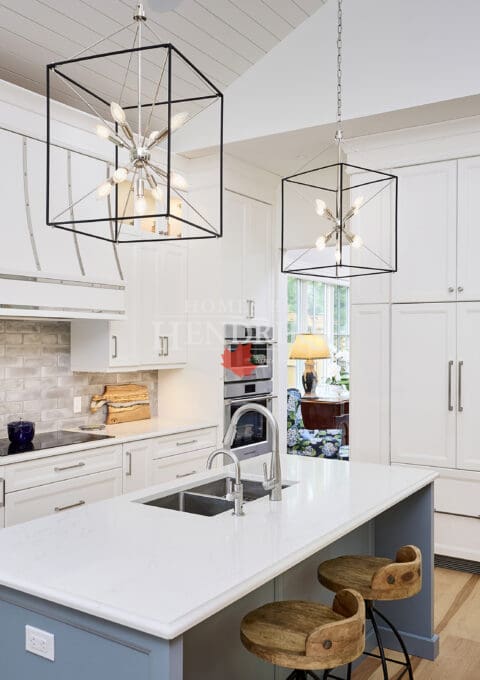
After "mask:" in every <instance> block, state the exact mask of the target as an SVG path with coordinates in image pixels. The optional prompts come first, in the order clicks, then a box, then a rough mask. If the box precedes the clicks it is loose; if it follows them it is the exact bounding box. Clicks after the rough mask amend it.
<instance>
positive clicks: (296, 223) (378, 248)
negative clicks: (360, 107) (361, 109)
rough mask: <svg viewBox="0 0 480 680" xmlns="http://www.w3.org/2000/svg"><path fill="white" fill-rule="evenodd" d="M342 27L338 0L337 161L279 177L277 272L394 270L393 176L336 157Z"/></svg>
mask: <svg viewBox="0 0 480 680" xmlns="http://www.w3.org/2000/svg"><path fill="white" fill-rule="evenodd" d="M342 28H343V26H342V0H338V30H337V131H336V134H335V143H336V145H337V148H338V156H337V162H336V163H330V164H329V165H325V166H323V167H319V168H314V169H313V170H305V171H303V172H302V171H300V172H297V173H296V174H294V175H290V176H289V177H285V178H284V179H283V180H282V246H281V247H282V272H285V273H289V274H304V275H308V276H319V277H322V278H323V277H326V278H334V279H336V278H348V277H354V276H365V275H368V274H384V273H391V272H395V271H397V197H398V178H397V177H396V176H395V175H392V174H390V173H388V172H380V171H378V170H369V169H368V168H362V167H358V166H356V165H351V164H349V163H344V162H342V158H343V153H342V142H343V124H342ZM324 151H325V150H324ZM319 155H320V154H319ZM317 157H318V155H317Z"/></svg>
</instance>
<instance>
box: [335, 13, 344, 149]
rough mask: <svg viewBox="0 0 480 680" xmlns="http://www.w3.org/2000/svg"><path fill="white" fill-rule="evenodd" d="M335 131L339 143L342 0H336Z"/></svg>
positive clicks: (340, 136)
mask: <svg viewBox="0 0 480 680" xmlns="http://www.w3.org/2000/svg"><path fill="white" fill-rule="evenodd" d="M337 8H338V10H337V132H336V134H335V139H336V140H337V142H338V143H339V144H340V142H341V140H342V138H343V121H342V31H343V15H342V0H338V4H337Z"/></svg>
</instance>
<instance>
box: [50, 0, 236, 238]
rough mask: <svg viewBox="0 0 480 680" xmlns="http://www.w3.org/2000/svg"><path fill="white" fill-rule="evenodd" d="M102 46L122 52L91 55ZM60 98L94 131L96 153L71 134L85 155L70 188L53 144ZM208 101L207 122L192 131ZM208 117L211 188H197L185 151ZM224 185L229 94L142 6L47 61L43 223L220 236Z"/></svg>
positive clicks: (95, 230)
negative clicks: (88, 117) (66, 55)
mask: <svg viewBox="0 0 480 680" xmlns="http://www.w3.org/2000/svg"><path fill="white" fill-rule="evenodd" d="M144 30H145V33H144ZM125 36H126V38H125ZM102 43H103V44H104V45H105V46H108V47H110V48H111V47H112V45H113V46H114V47H116V48H117V47H118V48H119V49H114V50H113V51H112V50H111V49H110V50H109V51H101V53H97V52H95V53H92V52H93V48H96V49H98V48H99V47H100V46H101V45H102ZM125 45H128V47H126V48H125V47H124V46H125ZM59 96H60V97H62V98H63V99H66V98H67V97H68V98H69V101H70V102H72V104H73V105H74V106H76V107H77V108H80V109H83V110H84V111H86V112H88V113H90V114H93V115H94V116H95V119H94V121H93V122H92V132H95V131H96V133H97V135H98V137H97V138H96V139H98V154H97V153H95V152H93V153H92V151H91V150H90V149H91V141H90V140H89V141H88V142H87V140H86V139H82V132H81V131H79V133H78V137H77V138H75V139H72V140H71V146H72V147H73V148H74V149H75V150H77V149H78V151H80V154H78V155H75V164H74V166H72V168H71V172H70V173H69V174H70V175H71V176H70V177H69V178H68V191H67V190H66V186H67V178H66V176H65V175H66V174H67V173H66V169H65V159H64V157H63V156H62V154H60V153H59V152H58V148H57V146H58V144H59V140H62V133H63V130H64V128H63V124H62V122H61V119H60V117H59V116H57V115H56V111H55V106H56V101H55V98H56V97H59ZM207 108H208V109H209V116H208V117H207V118H208V119H205V118H203V117H200V118H198V119H197V120H196V121H195V122H194V123H193V126H192V128H193V130H192V128H191V127H190V125H191V124H192V121H193V120H194V119H195V118H197V116H198V115H199V114H202V112H203V111H205V109H207ZM202 120H205V122H206V124H207V125H208V135H209V140H213V146H212V149H211V152H212V154H211V156H210V161H211V162H210V166H209V175H208V183H207V184H208V186H207V187H206V190H205V191H198V188H199V187H193V188H192V187H190V186H189V180H188V173H185V171H184V170H183V167H182V166H183V165H185V159H184V158H183V157H182V155H181V153H180V151H181V150H182V148H184V147H185V142H183V147H182V139H183V140H185V137H188V136H189V134H190V137H189V139H191V138H192V134H191V133H192V131H193V132H194V134H202V127H201V124H200V123H201V121H202ZM62 128H63V129H62ZM87 136H88V135H87ZM72 155H73V154H72ZM99 159H105V161H106V162H102V161H101V160H100V161H99ZM203 188H204V189H205V187H203ZM222 192H223V95H222V93H221V92H220V90H219V89H218V88H217V87H216V86H215V85H214V84H213V83H212V82H211V81H210V80H209V79H208V78H207V77H206V76H205V75H204V74H203V73H202V72H201V71H200V70H199V69H198V68H197V67H196V66H195V65H194V64H193V63H192V62H191V61H190V60H189V59H188V58H187V57H186V56H185V55H183V54H182V53H181V52H179V51H178V50H177V49H176V47H174V45H172V44H170V43H164V44H162V43H161V40H160V39H159V38H158V36H157V34H156V32H155V31H154V29H153V28H152V26H151V24H150V23H149V22H147V17H146V15H145V11H144V8H143V5H142V4H141V3H138V4H137V5H136V8H135V11H134V15H133V18H132V22H131V23H130V24H128V25H127V26H123V27H122V28H120V29H117V30H115V31H114V32H113V33H112V34H111V35H109V36H107V37H106V38H104V39H102V40H100V41H98V42H96V43H94V44H93V45H91V46H89V47H88V48H85V49H84V50H82V51H81V52H80V53H79V54H77V55H75V56H74V57H73V58H71V59H68V60H65V61H59V62H56V63H53V64H49V65H48V66H47V200H46V202H47V224H49V225H51V226H53V227H57V228H60V229H66V230H69V231H73V232H75V233H77V234H85V235H87V236H92V237H94V238H97V239H103V240H106V241H111V242H113V243H136V242H149V241H151V242H158V241H168V240H178V239H196V238H201V239H204V238H217V237H219V236H222V212H223V210H222Z"/></svg>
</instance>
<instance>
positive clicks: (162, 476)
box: [151, 449, 210, 484]
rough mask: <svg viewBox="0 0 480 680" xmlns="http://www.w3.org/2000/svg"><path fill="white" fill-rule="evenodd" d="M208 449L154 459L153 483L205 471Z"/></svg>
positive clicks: (160, 482)
mask: <svg viewBox="0 0 480 680" xmlns="http://www.w3.org/2000/svg"><path fill="white" fill-rule="evenodd" d="M209 454H210V451H209V450H208V449H202V450H200V451H191V452H190V453H181V454H178V455H175V456H166V457H164V458H158V459H156V460H154V461H152V478H151V482H152V484H162V483H163V482H170V481H174V480H176V479H183V478H184V477H190V476H191V475H195V474H196V473H197V472H203V471H205V467H206V464H207V459H208V456H209Z"/></svg>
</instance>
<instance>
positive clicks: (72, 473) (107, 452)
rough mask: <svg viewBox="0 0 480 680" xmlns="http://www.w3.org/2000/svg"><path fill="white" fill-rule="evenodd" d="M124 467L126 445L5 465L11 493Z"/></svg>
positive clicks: (6, 479) (6, 483)
mask: <svg viewBox="0 0 480 680" xmlns="http://www.w3.org/2000/svg"><path fill="white" fill-rule="evenodd" d="M117 467H118V468H120V467H122V447H121V445H116V446H102V447H100V448H98V449H97V448H95V449H87V450H85V451H74V452H73V453H64V454H63V455H59V456H47V457H45V458H37V459H36V460H28V461H25V462H22V463H12V464H11V465H5V487H6V491H7V493H10V492H11V491H19V490H20V489H29V488H30V487H32V486H38V485H40V484H50V482H60V481H62V480H65V479H73V478H74V477H83V476H85V475H90V474H93V473H95V472H102V471H104V470H111V469H113V468H117Z"/></svg>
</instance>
